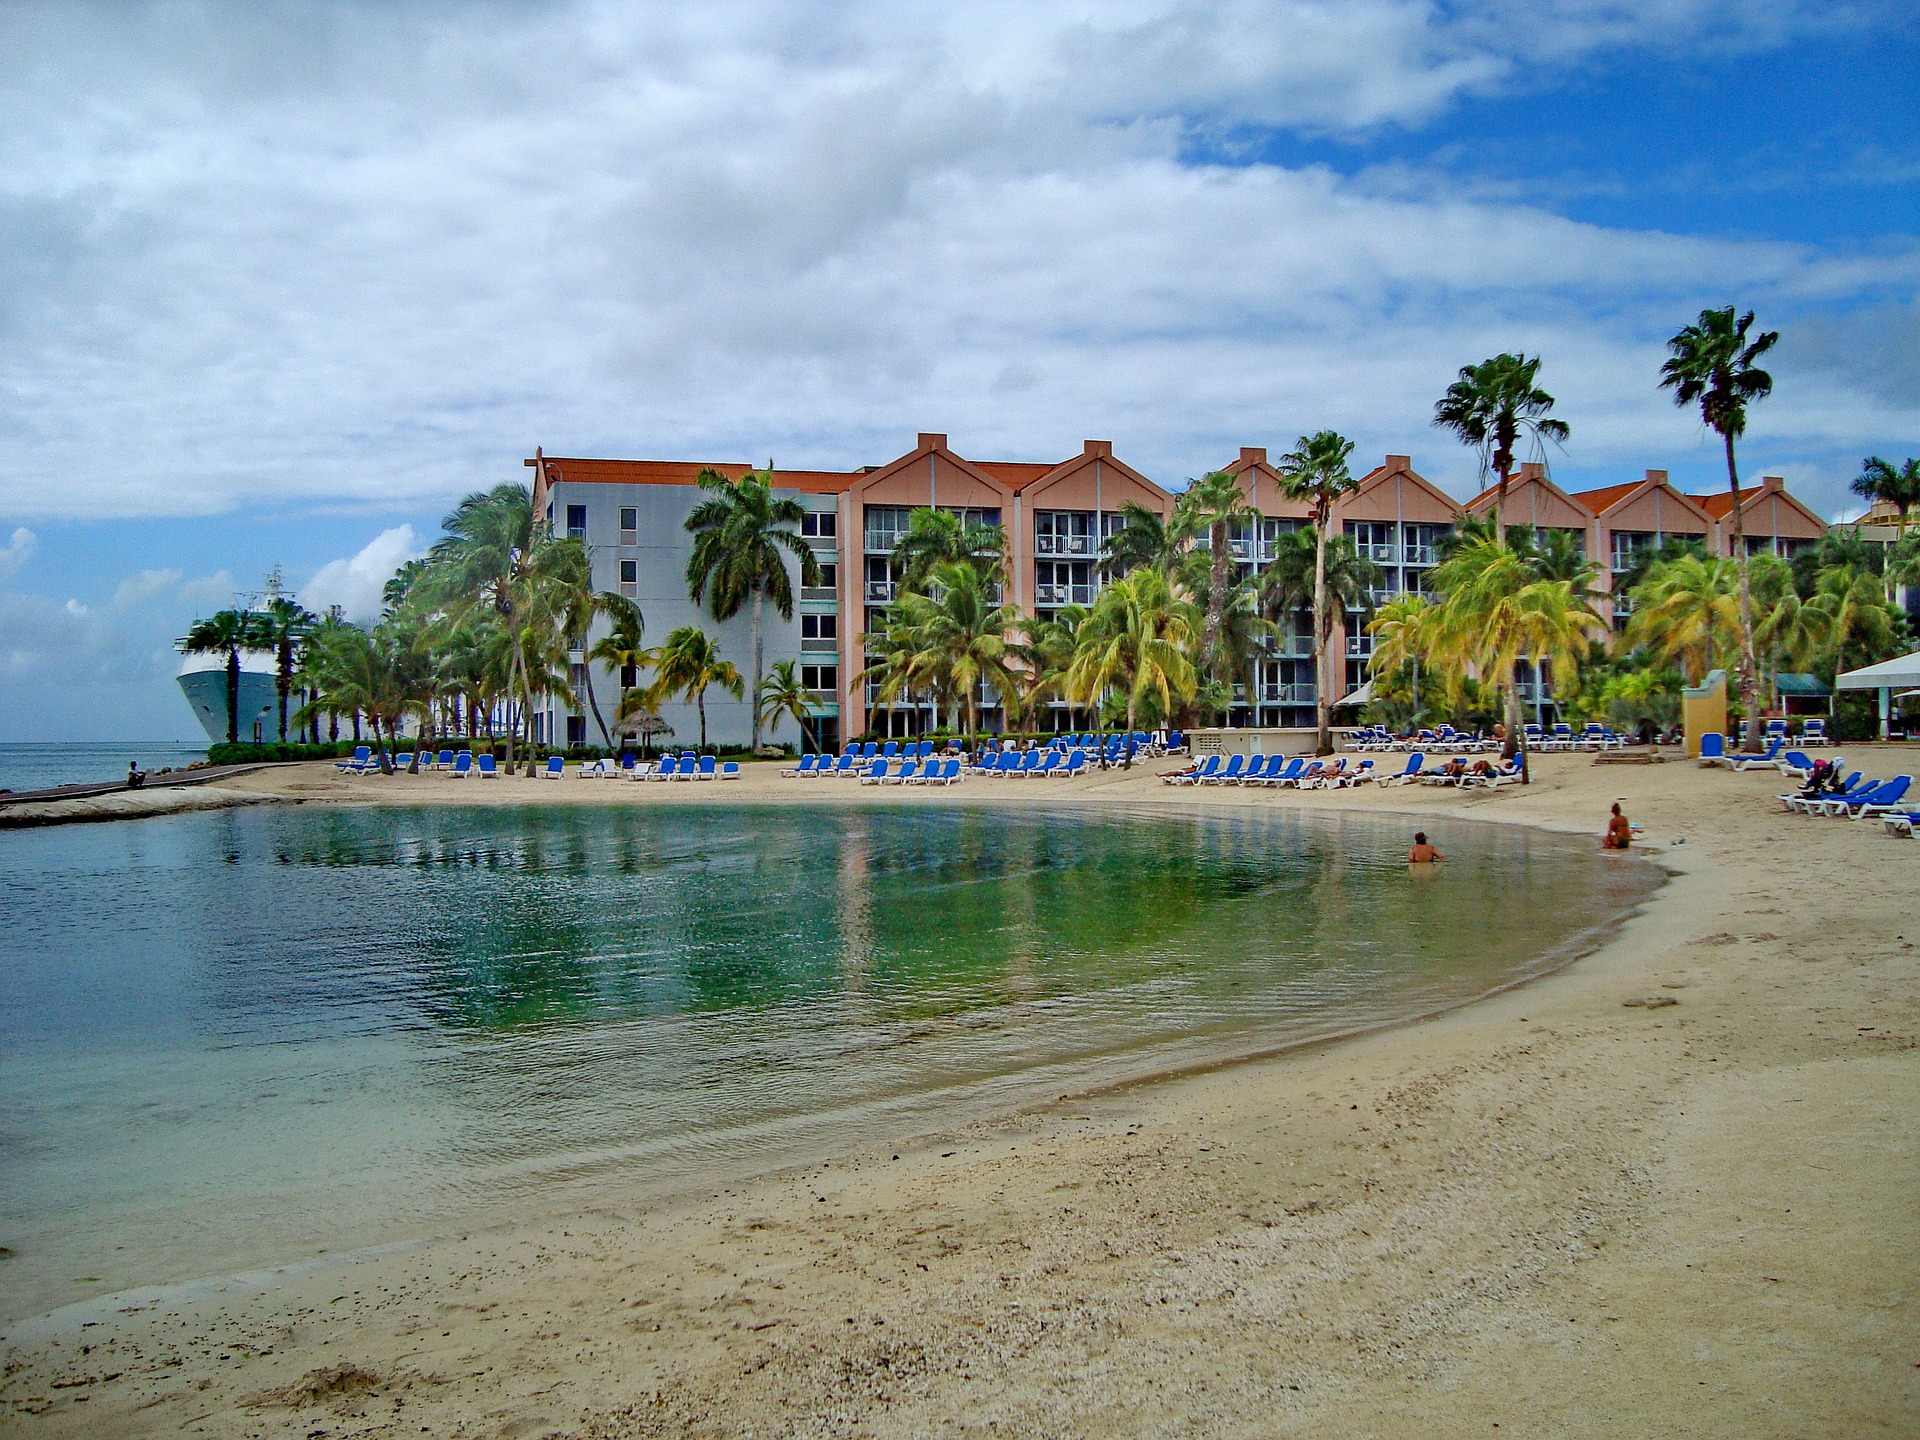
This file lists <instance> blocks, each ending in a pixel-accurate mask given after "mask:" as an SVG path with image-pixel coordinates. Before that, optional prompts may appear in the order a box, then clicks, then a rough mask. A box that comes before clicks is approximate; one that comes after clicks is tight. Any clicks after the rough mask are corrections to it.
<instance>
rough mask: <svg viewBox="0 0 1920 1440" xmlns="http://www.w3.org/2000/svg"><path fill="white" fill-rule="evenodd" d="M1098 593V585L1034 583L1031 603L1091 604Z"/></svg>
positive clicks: (1053, 604) (1051, 604)
mask: <svg viewBox="0 0 1920 1440" xmlns="http://www.w3.org/2000/svg"><path fill="white" fill-rule="evenodd" d="M1099 593H1100V587H1099V586H1098V585H1035V586H1034V587H1033V603H1034V604H1035V605H1049V606H1059V605H1091V604H1093V597H1094V596H1095V595H1097V594H1099Z"/></svg>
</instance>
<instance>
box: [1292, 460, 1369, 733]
mask: <svg viewBox="0 0 1920 1440" xmlns="http://www.w3.org/2000/svg"><path fill="white" fill-rule="evenodd" d="M1352 453H1353V442H1352V441H1351V440H1349V439H1347V438H1346V437H1345V436H1343V435H1341V434H1339V433H1338V432H1337V431H1333V430H1320V431H1316V432H1315V433H1314V434H1312V435H1302V436H1301V437H1300V440H1299V443H1298V444H1296V445H1295V446H1294V448H1293V449H1292V450H1290V451H1289V452H1288V453H1287V454H1285V455H1283V456H1281V457H1280V464H1279V466H1278V469H1279V472H1280V488H1281V490H1282V491H1283V492H1284V493H1285V495H1286V497H1287V498H1288V499H1289V500H1294V501H1302V502H1305V504H1306V506H1307V512H1308V514H1309V515H1311V516H1312V517H1313V533H1314V542H1315V543H1314V547H1313V633H1314V635H1315V636H1316V637H1317V638H1318V640H1319V644H1317V645H1316V646H1315V647H1314V655H1313V665H1314V685H1315V690H1314V725H1315V730H1316V738H1315V741H1314V754H1316V755H1330V754H1332V753H1333V672H1332V666H1331V665H1330V664H1329V660H1330V658H1331V657H1330V656H1329V654H1328V650H1329V645H1328V641H1329V640H1331V638H1332V636H1333V612H1332V610H1331V609H1329V608H1328V605H1327V531H1328V529H1329V527H1330V526H1331V525H1332V523H1333V507H1334V506H1335V505H1337V504H1338V503H1339V502H1340V501H1341V500H1342V499H1344V498H1345V497H1346V496H1348V495H1351V494H1352V493H1353V492H1354V491H1355V490H1358V489H1359V488H1360V482H1359V481H1358V480H1356V479H1354V478H1353V475H1352V474H1351V473H1350V472H1349V471H1348V469H1347V457H1348V456H1349V455H1351V454H1352Z"/></svg>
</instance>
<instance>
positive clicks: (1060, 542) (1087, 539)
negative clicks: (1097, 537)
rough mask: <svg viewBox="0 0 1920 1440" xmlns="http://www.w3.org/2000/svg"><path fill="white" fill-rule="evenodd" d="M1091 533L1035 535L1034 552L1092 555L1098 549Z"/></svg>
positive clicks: (1040, 553) (1046, 554) (1042, 553)
mask: <svg viewBox="0 0 1920 1440" xmlns="http://www.w3.org/2000/svg"><path fill="white" fill-rule="evenodd" d="M1098 548H1099V547H1098V545H1097V544H1096V543H1095V541H1094V538H1093V537H1092V536H1091V535H1036V536H1034V537H1033V553H1034V554H1036V555H1045V556H1054V555H1082V556H1086V555H1092V554H1093V553H1094V552H1095V551H1096V550H1097V549H1098Z"/></svg>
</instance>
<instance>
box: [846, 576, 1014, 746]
mask: <svg viewBox="0 0 1920 1440" xmlns="http://www.w3.org/2000/svg"><path fill="white" fill-rule="evenodd" d="M926 578H927V580H929V581H930V582H931V584H930V586H929V589H928V592H927V593H926V594H921V593H919V592H917V591H913V590H909V591H906V592H905V593H903V594H902V595H901V596H900V598H899V599H897V600H895V601H894V602H893V605H892V606H891V607H890V608H889V609H888V611H887V630H886V636H885V640H884V646H885V648H884V651H883V659H882V663H881V665H880V667H879V675H880V679H881V692H882V698H883V700H886V699H891V698H892V697H893V695H897V694H899V693H900V692H902V691H903V690H909V689H920V688H925V689H930V690H932V691H933V692H934V694H935V695H936V696H937V697H939V698H940V699H941V700H942V701H944V702H945V703H946V704H947V706H948V707H950V708H955V707H957V708H958V710H959V712H960V713H959V714H958V715H955V716H954V717H953V719H954V720H955V721H956V722H959V723H961V724H963V725H964V728H965V733H966V734H968V735H972V734H974V733H975V731H976V730H977V729H978V728H979V726H978V718H979V717H978V708H979V707H978V698H979V691H980V686H981V685H982V684H986V685H990V686H992V687H993V688H994V690H995V691H997V692H998V693H999V695H1000V698H1001V701H1002V703H1003V704H1005V706H1006V707H1007V708H1008V709H1009V710H1017V709H1018V707H1019V704H1020V675H1019V673H1018V672H1017V671H1016V670H1015V669H1014V667H1013V664H1012V662H1013V660H1014V658H1015V653H1014V649H1013V646H1012V644H1011V643H1010V642H1009V640H1008V638H1007V636H1008V633H1009V632H1010V631H1012V630H1013V628H1014V627H1015V626H1016V625H1018V624H1019V623H1020V612H1019V611H1018V610H1016V609H1015V608H1014V607H1013V606H1011V605H1003V604H1001V603H1000V602H999V601H998V600H997V599H996V598H995V597H994V594H993V590H994V588H995V587H994V581H992V580H990V579H989V578H987V577H986V576H983V575H982V574H981V573H980V571H979V570H978V569H977V568H976V567H975V566H974V564H973V563H972V562H971V560H943V561H940V562H939V563H938V564H936V565H935V566H934V567H933V569H932V570H931V571H929V572H928V574H927V576H926Z"/></svg>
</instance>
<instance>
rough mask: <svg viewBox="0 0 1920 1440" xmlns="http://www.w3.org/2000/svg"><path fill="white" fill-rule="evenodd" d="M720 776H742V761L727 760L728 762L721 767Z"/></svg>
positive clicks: (725, 777)
mask: <svg viewBox="0 0 1920 1440" xmlns="http://www.w3.org/2000/svg"><path fill="white" fill-rule="evenodd" d="M720 778H721V779H722V780H738V779H739V778H740V762H739V761H738V760H729V761H727V763H726V764H724V765H722V766H721V767H720Z"/></svg>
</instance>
